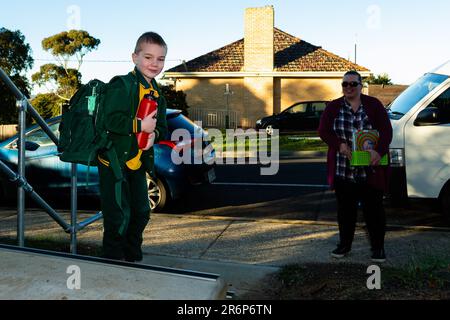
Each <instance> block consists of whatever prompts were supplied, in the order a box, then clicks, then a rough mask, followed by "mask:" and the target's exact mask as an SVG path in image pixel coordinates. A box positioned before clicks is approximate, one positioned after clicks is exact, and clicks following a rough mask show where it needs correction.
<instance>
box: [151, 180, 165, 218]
mask: <svg viewBox="0 0 450 320" xmlns="http://www.w3.org/2000/svg"><path fill="white" fill-rule="evenodd" d="M147 185H148V201H149V203H150V209H151V210H152V212H158V211H161V210H162V209H163V208H164V207H165V206H166V204H167V200H168V197H167V188H166V186H165V185H164V183H163V182H162V180H161V179H156V180H155V179H154V178H152V177H150V175H149V174H147Z"/></svg>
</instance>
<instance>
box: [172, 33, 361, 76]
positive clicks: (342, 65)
mask: <svg viewBox="0 0 450 320" xmlns="http://www.w3.org/2000/svg"><path fill="white" fill-rule="evenodd" d="M274 46H275V48H274V51H275V59H274V64H275V65H274V71H275V72H308V71H316V72H334V71H348V70H357V71H369V70H368V69H367V68H365V67H362V66H359V65H357V64H354V63H352V62H350V61H348V60H346V59H344V58H341V57H339V56H337V55H335V54H333V53H331V52H328V51H326V50H324V49H322V48H321V47H317V46H315V45H312V44H310V43H308V42H306V41H304V40H301V39H299V38H296V37H294V36H292V35H290V34H288V33H286V32H283V31H281V30H279V29H277V28H275V29H274ZM243 68H244V39H241V40H238V41H236V42H233V43H231V44H229V45H227V46H225V47H222V48H220V49H217V50H215V51H212V52H209V53H207V54H204V55H202V56H200V57H198V58H195V59H193V60H190V61H188V62H186V63H185V64H180V65H178V66H176V67H173V68H171V69H169V70H167V71H166V72H240V71H243Z"/></svg>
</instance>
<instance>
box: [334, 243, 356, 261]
mask: <svg viewBox="0 0 450 320" xmlns="http://www.w3.org/2000/svg"><path fill="white" fill-rule="evenodd" d="M351 250H352V249H351V248H349V247H342V246H338V247H337V248H336V249H334V250H333V251H331V256H332V257H333V258H336V259H341V258H344V257H345V256H346V255H348V254H349V253H350V251H351Z"/></svg>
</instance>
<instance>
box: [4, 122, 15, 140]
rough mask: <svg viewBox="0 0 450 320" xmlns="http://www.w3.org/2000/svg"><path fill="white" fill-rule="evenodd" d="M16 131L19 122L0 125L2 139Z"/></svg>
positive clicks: (9, 136)
mask: <svg viewBox="0 0 450 320" xmlns="http://www.w3.org/2000/svg"><path fill="white" fill-rule="evenodd" d="M16 133H17V124H2V125H0V141H3V140H6V139H8V138H11V137H12V136H13V135H15V134H16Z"/></svg>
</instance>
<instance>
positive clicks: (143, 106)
mask: <svg viewBox="0 0 450 320" xmlns="http://www.w3.org/2000/svg"><path fill="white" fill-rule="evenodd" d="M157 109H158V102H156V100H155V97H153V95H152V94H146V95H145V96H144V98H143V99H142V101H141V103H140V104H139V109H138V112H137V117H138V118H139V119H141V120H142V119H144V118H145V117H146V116H148V115H149V114H150V113H152V112H153V111H155V110H157ZM155 117H156V116H155ZM149 135H150V134H149V133H147V132H145V131H141V132H138V133H136V138H137V142H138V146H139V149H144V148H145V146H146V145H147V142H148V136H149Z"/></svg>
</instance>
